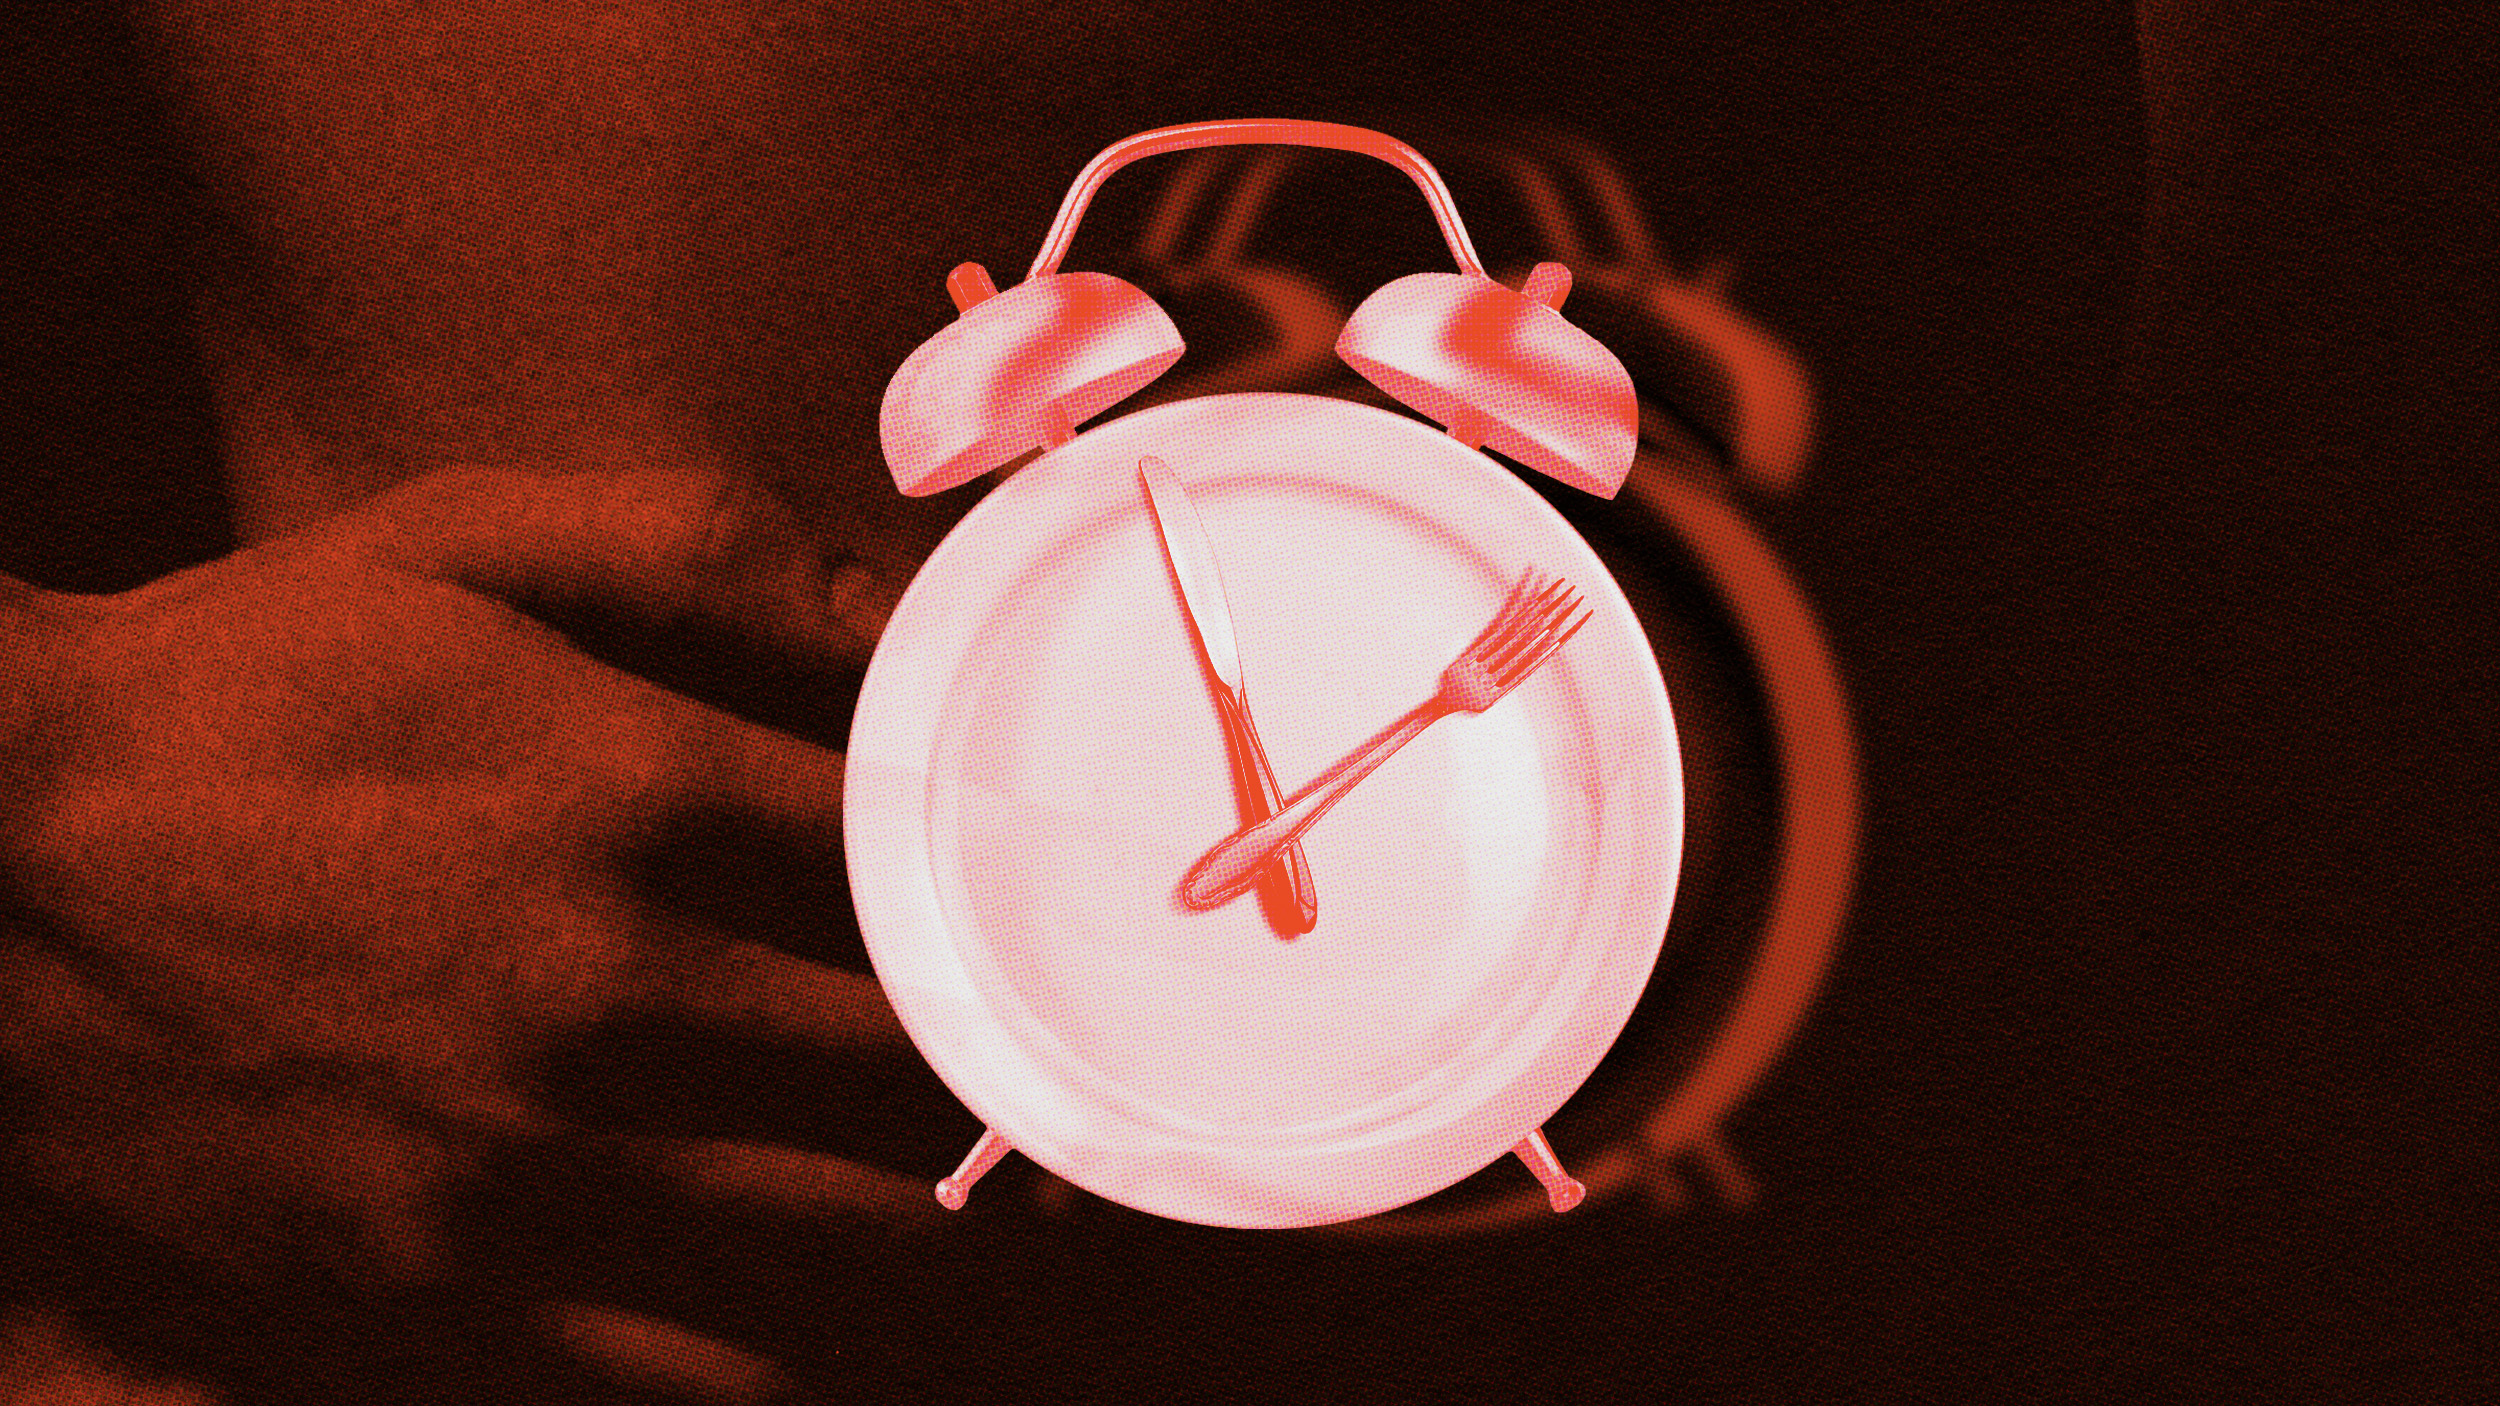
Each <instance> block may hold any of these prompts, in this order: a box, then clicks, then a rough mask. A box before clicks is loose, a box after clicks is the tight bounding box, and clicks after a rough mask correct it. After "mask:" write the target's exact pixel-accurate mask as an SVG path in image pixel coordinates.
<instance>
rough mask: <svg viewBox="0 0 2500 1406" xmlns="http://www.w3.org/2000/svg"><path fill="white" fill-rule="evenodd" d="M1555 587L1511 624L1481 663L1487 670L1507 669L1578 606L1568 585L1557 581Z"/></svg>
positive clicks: (1573, 592) (1575, 593)
mask: <svg viewBox="0 0 2500 1406" xmlns="http://www.w3.org/2000/svg"><path fill="white" fill-rule="evenodd" d="M1555 585H1556V586H1557V587H1559V588H1560V589H1558V590H1549V591H1547V592H1545V593H1543V595H1542V598H1541V599H1540V601H1539V603H1538V606H1537V609H1536V610H1535V612H1534V613H1533V614H1530V615H1526V616H1523V617H1522V618H1521V619H1519V620H1517V621H1515V622H1513V629H1512V633H1511V634H1510V636H1509V637H1508V638H1506V639H1504V640H1503V641H1502V642H1501V645H1500V646H1499V647H1498V648H1497V649H1494V650H1491V651H1488V653H1489V655H1490V657H1489V658H1487V659H1485V660H1484V665H1485V667H1486V668H1487V669H1490V670H1492V671H1494V672H1496V673H1499V672H1501V671H1502V670H1504V669H1507V668H1508V667H1510V665H1511V662H1512V661H1513V660H1515V659H1517V658H1518V657H1519V656H1520V655H1521V654H1523V653H1526V652H1528V651H1531V650H1533V649H1535V648H1536V647H1537V642H1538V641H1539V640H1540V639H1541V638H1543V637H1544V636H1545V635H1546V634H1548V633H1550V632H1551V631H1552V630H1553V628H1554V627H1555V626H1556V625H1558V624H1560V623H1561V622H1562V620H1563V618H1564V617H1565V616H1567V615H1569V614H1570V613H1571V611H1572V610H1574V609H1576V608H1577V607H1578V606H1579V604H1580V598H1579V595H1578V593H1577V592H1575V591H1573V590H1571V589H1570V586H1569V584H1568V583H1567V582H1559V581H1558V582H1556V583H1555Z"/></svg>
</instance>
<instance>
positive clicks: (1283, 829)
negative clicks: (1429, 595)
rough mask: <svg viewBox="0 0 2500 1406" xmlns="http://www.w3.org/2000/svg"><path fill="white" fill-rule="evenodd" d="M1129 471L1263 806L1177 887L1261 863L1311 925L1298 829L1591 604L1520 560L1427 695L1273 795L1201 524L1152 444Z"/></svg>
mask: <svg viewBox="0 0 2500 1406" xmlns="http://www.w3.org/2000/svg"><path fill="white" fill-rule="evenodd" d="M1137 473H1138V477H1139V478H1140V479H1142V480H1143V481H1144V483H1145V485H1146V497H1147V501H1148V503H1149V504H1150V505H1151V506H1152V507H1153V509H1154V518H1155V526H1156V528H1157V530H1158V531H1159V532H1160V533H1161V535H1162V538H1163V546H1164V551H1165V554H1166V555H1167V556H1168V557H1169V558H1170V560H1171V563H1172V574H1173V575H1174V577H1176V578H1177V579H1178V580H1179V582H1180V588H1181V600H1182V602H1183V603H1184V604H1185V605H1186V606H1187V608H1188V614H1189V619H1190V624H1191V626H1192V627H1193V628H1194V630H1195V632H1196V634H1197V636H1198V644H1199V647H1200V649H1201V650H1203V651H1204V653H1205V657H1206V661H1207V666H1208V668H1209V670H1210V671H1211V672H1212V673H1213V674H1214V675H1215V683H1216V690H1215V692H1216V702H1217V708H1218V711H1219V712H1220V713H1221V715H1222V717H1223V721H1224V730H1225V734H1226V736H1227V737H1228V738H1229V739H1230V741H1231V743H1232V746H1233V747H1234V748H1235V749H1236V751H1237V752H1239V753H1241V754H1242V755H1244V756H1246V757H1247V758H1248V760H1249V763H1250V765H1249V772H1250V774H1251V776H1252V777H1253V779H1254V780H1255V781H1256V783H1257V789H1258V791H1259V793H1260V800H1261V802H1262V803H1263V805H1264V806H1265V807H1266V809H1267V811H1268V812H1269V814H1268V815H1267V816H1266V818H1264V819H1262V820H1259V821H1256V822H1255V823H1253V824H1250V825H1246V826H1244V827H1242V828H1241V829H1239V830H1237V831H1235V832H1234V833H1233V834H1232V835H1231V836H1230V837H1228V838H1227V839H1226V840H1225V841H1224V842H1223V843H1221V844H1219V845H1217V846H1216V847H1215V848H1213V849H1211V850H1209V851H1207V853H1206V855H1205V856H1204V857H1203V858H1201V859H1200V860H1199V861H1198V862H1197V863H1196V864H1195V865H1192V866H1191V867H1190V870H1189V873H1188V874H1187V876H1186V877H1184V878H1183V879H1182V880H1181V899H1182V901H1183V902H1185V903H1187V904H1188V905H1189V906H1191V907H1193V908H1202V909H1203V908H1213V907H1216V906H1217V905H1219V904H1222V903H1224V902H1225V901H1227V900H1229V899H1232V898H1234V897H1236V896H1238V895H1239V894H1241V893H1242V892H1243V891H1244V890H1246V889H1248V888H1249V887H1250V886H1251V885H1252V884H1253V883H1255V882H1257V881H1258V878H1259V876H1260V874H1261V873H1262V872H1263V871H1266V872H1269V873H1271V874H1273V875H1274V876H1275V882H1277V883H1278V884H1280V885H1282V886H1283V887H1284V888H1285V889H1286V890H1287V891H1289V892H1290V894H1291V904H1292V909H1291V914H1290V918H1289V920H1288V921H1287V923H1286V925H1287V926H1289V927H1291V929H1292V931H1294V932H1297V933H1301V932H1309V931H1310V930H1311V928H1312V927H1313V925H1315V924H1316V923H1317V922H1318V921H1319V898H1318V894H1317V892H1316V891H1315V889H1314V888H1313V887H1312V883H1311V869H1310V863H1309V861H1308V860H1306V859H1305V858H1304V857H1303V855H1302V845H1301V835H1302V832H1303V831H1305V830H1308V829H1309V828H1311V825H1312V823H1313V822H1315V821H1317V820H1318V819H1319V818H1320V817H1321V816H1322V815H1324V814H1326V813H1327V811H1328V808H1329V807H1330V806H1333V805H1335V804H1336V803H1337V802H1338V801H1339V800H1341V799H1343V798H1344V796H1345V794H1346V793H1347V792H1348V791H1351V790H1353V789H1354V787H1355V786H1356V784H1358V783H1359V782H1361V781H1362V779H1363V778H1364V777H1366V776H1369V775H1371V773H1372V771H1373V770H1374V769H1375V768H1377V767H1378V766H1379V765H1380V764H1381V763H1382V762H1384V761H1387V760H1388V759H1389V755H1390V754H1391V753H1393V752H1395V751H1397V749H1398V748H1400V747H1403V746H1405V745H1406V744H1407V743H1408V742H1409V741H1411V740H1412V739H1413V738H1414V737H1415V735H1416V734H1417V733H1420V732H1422V731H1423V730H1424V729H1425V728H1427V727H1430V726H1431V725H1432V724H1433V723H1435V722H1438V721H1439V720H1441V719H1442V718H1445V717H1448V716H1449V715H1450V714H1452V713H1461V712H1465V713H1481V712H1483V711H1484V710H1485V709H1487V708H1490V707H1492V706H1493V705H1494V704H1495V703H1497V702H1499V701H1500V700H1501V698H1502V696H1503V695H1504V694H1507V693H1509V692H1510V691H1511V690H1512V689H1513V688H1516V687H1518V685H1519V681H1520V680H1522V679H1524V678H1526V677H1527V676H1528V675H1529V674H1531V673H1534V672H1535V671H1536V668H1537V666H1538V665H1540V664H1543V663H1544V662H1545V661H1546V660H1547V659H1548V658H1551V657H1552V656H1553V653H1554V651H1555V650H1557V649H1559V648H1561V647H1562V643H1563V641H1564V640H1567V639H1569V638H1571V636H1572V634H1573V633H1574V632H1576V631H1577V630H1578V629H1579V628H1580V627H1581V626H1582V625H1584V624H1586V623H1587V622H1588V618H1589V613H1590V612H1589V611H1587V610H1586V609H1584V608H1582V606H1581V604H1580V597H1579V593H1578V592H1576V591H1574V590H1573V589H1572V588H1571V586H1570V583H1568V582H1565V581H1561V580H1547V579H1545V578H1544V577H1542V576H1540V575H1539V574H1538V573H1537V572H1536V570H1535V569H1534V568H1530V569H1529V570H1528V571H1527V572H1525V573H1524V574H1523V575H1522V576H1521V577H1520V579H1519V584H1518V585H1517V586H1515V587H1514V588H1512V590H1511V593H1510V596H1509V598H1508V599H1507V600H1505V601H1503V603H1502V608H1501V609H1500V610H1499V611H1498V612H1496V613H1495V614H1494V616H1493V619H1492V622H1491V623H1490V624H1487V625H1486V626H1485V627H1484V630H1483V632H1482V633H1481V634H1478V635H1477V636H1476V638H1475V639H1474V640H1473V641H1472V642H1471V643H1469V644H1468V646H1467V647H1466V648H1465V649H1463V650H1461V651H1459V655H1458V657H1457V658H1456V659H1453V660H1451V661H1450V665H1449V667H1448V668H1446V669H1443V670H1442V671H1441V684H1440V687H1439V688H1438V689H1436V690H1435V691H1434V692H1433V695H1432V696H1431V697H1430V698H1427V699H1425V700H1424V701H1423V702H1422V703H1419V704H1417V705H1416V706H1415V707H1413V708H1411V709H1409V710H1408V711H1407V712H1406V714H1405V716H1403V717H1401V718H1399V719H1398V720H1397V721H1396V722H1393V723H1391V724H1390V725H1389V726H1388V727H1386V728H1384V729H1382V730H1381V731H1380V732H1379V733H1377V734H1375V735H1374V736H1373V737H1372V739H1371V740H1370V741H1368V742H1366V743H1364V744H1363V745H1362V746H1360V747H1358V748H1356V749H1355V750H1354V751H1353V752H1351V753H1349V754H1348V755H1347V756H1346V757H1345V758H1344V760H1342V761H1339V762H1338V763H1337V764H1336V765H1334V766H1332V767H1330V768H1329V769H1328V770H1326V771H1324V772H1322V773H1320V774H1319V776H1318V777H1317V778H1316V779H1314V780H1313V781H1312V782H1311V783H1310V784H1309V785H1307V786H1304V787H1303V788H1302V789H1301V790H1299V791H1296V792H1295V793H1294V794H1293V795H1292V796H1290V797H1286V798H1284V799H1282V800H1280V799H1279V798H1278V796H1277V790H1276V777H1275V775H1274V773H1273V772H1272V770H1271V769H1270V768H1269V766H1268V760H1267V752H1266V749H1265V748H1264V747H1263V746H1262V745H1261V744H1260V742H1259V734H1258V730H1257V729H1256V728H1255V727H1253V726H1252V725H1251V722H1250V708H1249V704H1248V703H1247V701H1246V700H1245V697H1244V692H1243V688H1242V678H1241V655H1240V651H1239V648H1238V646H1237V645H1236V644H1235V643H1234V640H1233V622H1232V614H1231V611H1230V609H1229V608H1228V607H1227V605H1226V604H1225V601H1224V584H1223V581H1222V580H1221V579H1220V578H1219V577H1218V576H1217V575H1216V570H1215V551H1214V547H1213V545H1212V544H1211V543H1209V541H1208V540H1207V534H1206V527H1205V524H1204V523H1202V522H1201V521H1200V520H1199V517H1198V512H1197V509H1196V507H1195V506H1193V505H1192V504H1191V503H1190V501H1189V495H1188V494H1187V493H1186V492H1184V491H1183V490H1182V488H1181V484H1180V480H1179V479H1178V478H1175V477H1174V476H1173V474H1172V470H1171V468H1170V467H1169V466H1168V465H1166V464H1165V463H1164V462H1163V461H1162V460H1161V459H1158V458H1156V457H1154V456H1152V455H1148V456H1146V457H1145V458H1143V459H1140V460H1139V461H1138V464H1137Z"/></svg>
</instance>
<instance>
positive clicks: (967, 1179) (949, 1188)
mask: <svg viewBox="0 0 2500 1406" xmlns="http://www.w3.org/2000/svg"><path fill="white" fill-rule="evenodd" d="M1011 1150H1012V1149H1011V1148H1009V1147H1008V1145H1007V1139H1005V1138H1003V1137H1000V1136H999V1135H998V1134H997V1133H996V1132H995V1131H993V1130H991V1129H989V1128H983V1129H982V1130H981V1138H980V1141H978V1142H975V1143H974V1144H972V1150H971V1151H970V1152H967V1153H965V1154H964V1160H963V1165H962V1166H959V1167H957V1168H956V1169H955V1174H954V1175H953V1176H951V1177H948V1178H947V1179H946V1180H944V1181H941V1182H939V1183H938V1184H937V1199H938V1204H939V1205H941V1206H944V1207H945V1208H946V1209H948V1210H950V1211H960V1210H962V1209H963V1208H964V1199H965V1198H966V1197H968V1196H970V1195H971V1194H972V1184H973V1183H974V1182H976V1181H979V1180H980V1179H981V1176H982V1174H983V1173H985V1172H987V1171H988V1170H989V1169H990V1168H992V1167H995V1166H997V1165H998V1159H999V1158H1001V1157H1004V1156H1006V1155H1007V1154H1008V1152H1010V1151H1011Z"/></svg>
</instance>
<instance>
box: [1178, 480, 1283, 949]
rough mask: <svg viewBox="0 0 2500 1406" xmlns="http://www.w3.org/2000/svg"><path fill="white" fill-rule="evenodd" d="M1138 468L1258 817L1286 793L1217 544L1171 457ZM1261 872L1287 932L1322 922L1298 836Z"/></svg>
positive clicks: (1276, 915) (1278, 919) (1273, 913)
mask: <svg viewBox="0 0 2500 1406" xmlns="http://www.w3.org/2000/svg"><path fill="white" fill-rule="evenodd" d="M1137 476H1138V478H1140V479H1141V480H1143V481H1144V482H1145V485H1146V501H1147V503H1148V504H1149V505H1151V506H1152V507H1153V509H1154V518H1155V528H1156V530H1157V531H1158V532H1159V533H1160V534H1161V535H1162V537H1163V554H1164V556H1165V557H1166V558H1167V559H1169V560H1170V561H1171V563H1172V575H1173V577H1174V578H1175V579H1177V580H1178V581H1179V582H1180V587H1181V602H1182V604H1184V605H1186V606H1187V607H1188V608H1189V623H1190V625H1191V626H1192V627H1193V628H1194V629H1195V630H1196V632H1197V635H1198V648H1199V650H1200V651H1201V653H1203V654H1204V656H1205V658H1206V661H1207V669H1208V671H1209V672H1210V673H1212V674H1214V675H1215V702H1216V709H1217V711H1218V712H1220V713H1221V714H1222V715H1223V718H1224V736H1225V738H1226V739H1227V740H1228V741H1230V742H1231V744H1232V748H1233V758H1234V761H1235V763H1236V765H1237V766H1238V765H1239V764H1240V763H1241V762H1243V761H1245V760H1246V761H1247V762H1248V766H1247V767H1246V768H1242V769H1243V770H1246V771H1247V772H1248V773H1249V775H1250V777H1251V779H1252V780H1253V781H1254V782H1255V783H1256V784H1257V790H1258V800H1259V807H1260V812H1259V814H1257V815H1255V816H1252V817H1251V818H1250V821H1249V823H1251V824H1257V823H1258V822H1259V821H1261V820H1265V819H1266V818H1267V817H1268V816H1270V815H1273V814H1275V813H1276V807H1277V806H1278V805H1279V804H1280V803H1281V793H1280V792H1279V791H1278V790H1277V789H1276V775H1275V773H1274V772H1273V771H1271V770H1270V769H1269V767H1268V764H1267V749H1266V748H1265V747H1262V746H1260V745H1259V731H1258V729H1257V728H1255V727H1253V726H1251V724H1250V704H1249V702H1248V700H1247V699H1246V698H1244V697H1243V694H1242V687H1241V651H1240V648H1239V647H1238V646H1237V645H1235V643H1234V642H1233V615H1232V612H1231V611H1230V610H1229V609H1227V608H1226V607H1225V604H1224V581H1223V578H1222V577H1220V576H1218V575H1217V574H1216V571H1215V548H1214V546H1213V545H1212V544H1211V543H1209V542H1208V541H1207V529H1206V524H1205V523H1203V522H1201V521H1199V518H1198V510H1197V508H1196V507H1194V506H1192V505H1191V503H1190V501H1189V495H1188V494H1187V493H1185V492H1183V491H1182V489H1181V481H1180V480H1179V479H1178V478H1175V477H1173V475H1172V470H1171V468H1170V467H1169V466H1168V465H1166V464H1165V463H1164V462H1163V461H1162V460H1161V459H1158V458H1156V457H1154V456H1153V455H1151V454H1149V455H1147V456H1146V457H1144V458H1142V459H1140V460H1138V461H1137ZM1280 871H1281V872H1280ZM1264 877H1265V878H1266V880H1267V881H1268V897H1269V899H1270V904H1269V909H1268V911H1269V914H1270V916H1271V917H1272V918H1274V919H1275V920H1276V922H1277V924H1278V926H1280V927H1283V928H1285V929H1286V930H1287V932H1288V933H1306V932H1309V931H1310V930H1311V929H1312V927H1313V926H1315V925H1316V924H1317V923H1318V922H1319V894H1318V892H1317V891H1316V890H1314V889H1313V888H1312V887H1311V865H1310V861H1309V860H1307V859H1304V858H1303V857H1302V844H1301V842H1300V841H1298V840H1297V841H1295V842H1294V843H1292V844H1290V845H1287V846H1285V847H1284V848H1283V849H1281V850H1278V851H1277V852H1276V858H1275V859H1274V860H1273V861H1272V862H1270V864H1269V865H1268V867H1267V870H1266V872H1265V875H1264Z"/></svg>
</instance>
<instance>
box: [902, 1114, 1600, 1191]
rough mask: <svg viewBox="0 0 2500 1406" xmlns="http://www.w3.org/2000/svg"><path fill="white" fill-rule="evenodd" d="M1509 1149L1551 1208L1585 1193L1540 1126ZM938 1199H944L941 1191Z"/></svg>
mask: <svg viewBox="0 0 2500 1406" xmlns="http://www.w3.org/2000/svg"><path fill="white" fill-rule="evenodd" d="M1511 1152H1512V1154H1513V1155H1514V1156H1516V1157H1518V1159H1519V1160H1520V1161H1522V1162H1525V1163H1527V1164H1528V1170H1529V1171H1531V1172H1534V1173H1536V1179H1537V1180H1538V1181H1540V1182H1542V1183H1544V1184H1545V1200H1546V1203H1547V1204H1548V1205H1551V1206H1552V1207H1553V1208H1554V1209H1555V1210H1557V1211H1568V1210H1570V1209H1571V1208H1572V1207H1574V1206H1577V1205H1579V1204H1580V1201H1581V1198H1583V1197H1585V1196H1587V1195H1588V1194H1589V1189H1588V1188H1587V1187H1586V1186H1583V1185H1581V1184H1580V1183H1579V1182H1578V1181H1577V1180H1575V1179H1573V1178H1572V1177H1571V1176H1570V1175H1569V1174H1568V1173H1566V1172H1564V1171H1563V1169H1562V1163H1561V1162H1560V1161H1559V1160H1557V1159H1556V1158H1555V1156H1554V1145H1553V1144H1552V1143H1550V1142H1547V1141H1546V1140H1545V1130H1544V1129H1543V1128H1537V1129H1534V1130H1533V1131H1531V1132H1530V1133H1529V1134H1528V1136H1527V1137H1526V1138H1525V1139H1523V1140H1521V1142H1520V1144H1519V1145H1518V1146H1517V1147H1514V1148H1512V1149H1511ZM939 1199H941V1200H943V1199H945V1198H944V1196H943V1194H942V1193H941V1195H940V1197H939Z"/></svg>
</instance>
